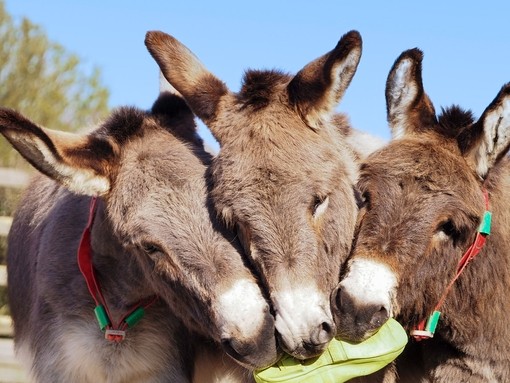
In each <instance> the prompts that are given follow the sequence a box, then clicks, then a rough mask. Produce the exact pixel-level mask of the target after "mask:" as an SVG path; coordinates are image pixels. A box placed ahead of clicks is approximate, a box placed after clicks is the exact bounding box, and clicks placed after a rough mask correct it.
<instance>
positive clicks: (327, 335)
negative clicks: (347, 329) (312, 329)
mask: <svg viewBox="0 0 510 383" xmlns="http://www.w3.org/2000/svg"><path fill="white" fill-rule="evenodd" d="M335 332H336V328H335V325H334V324H332V323H330V322H322V323H321V324H320V325H319V327H318V328H317V332H316V333H315V336H313V337H312V340H313V342H314V343H315V344H316V345H317V346H322V345H323V344H324V343H327V342H329V341H330V340H331V339H333V337H334V336H335Z"/></svg>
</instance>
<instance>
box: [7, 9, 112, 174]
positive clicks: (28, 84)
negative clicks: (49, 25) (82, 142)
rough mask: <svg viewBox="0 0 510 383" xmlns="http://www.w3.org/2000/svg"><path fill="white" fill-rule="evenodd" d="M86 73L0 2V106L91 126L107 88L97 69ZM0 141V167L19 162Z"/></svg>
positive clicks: (50, 121)
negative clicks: (16, 19) (11, 13)
mask: <svg viewBox="0 0 510 383" xmlns="http://www.w3.org/2000/svg"><path fill="white" fill-rule="evenodd" d="M89 72H91V73H86V71H85V69H84V68H83V65H81V63H80V60H79V58H78V57H77V56H76V55H75V54H72V53H69V52H67V51H66V50H65V49H64V47H62V46H61V45H60V44H58V43H55V42H52V41H49V39H48V37H47V36H46V34H45V32H44V30H43V29H42V28H41V27H39V26H38V25H35V24H33V23H32V22H30V20H28V19H26V18H23V19H22V20H20V21H19V22H15V21H14V20H13V19H12V17H11V16H10V15H9V14H8V13H7V11H6V9H5V4H4V2H3V1H0V105H1V106H5V107H9V108H13V109H16V110H18V111H19V112H21V113H22V114H24V115H25V116H27V117H29V118H30V119H32V120H33V121H34V122H36V123H37V124H39V125H42V126H46V127H49V128H52V129H58V130H72V129H78V128H81V127H86V126H90V125H92V124H93V123H95V122H97V121H98V120H99V119H101V118H103V117H104V116H105V115H106V113H107V112H108V97H109V92H108V90H107V89H106V88H105V87H104V86H102V84H101V81H100V71H99V70H98V69H97V68H94V69H92V70H90V71H89ZM20 164H21V160H20V158H19V156H17V155H16V154H14V151H13V150H12V149H11V148H10V146H9V145H8V143H7V142H6V140H4V139H1V140H0V166H9V167H12V166H20Z"/></svg>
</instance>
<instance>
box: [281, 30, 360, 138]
mask: <svg viewBox="0 0 510 383" xmlns="http://www.w3.org/2000/svg"><path fill="white" fill-rule="evenodd" d="M361 49H362V40H361V36H360V34H359V33H358V32H357V31H350V32H348V33H346V34H345V35H344V36H343V37H342V38H341V39H340V41H339V42H338V44H337V46H336V47H335V48H334V49H333V50H332V51H331V52H329V53H326V54H325V55H324V56H322V57H319V58H318V59H316V60H314V61H312V62H311V63H309V64H308V65H306V66H305V67H304V68H303V69H302V70H301V71H299V72H298V73H297V74H296V76H295V77H294V78H293V79H292V81H291V82H290V83H289V85H288V87H287V91H288V94H289V100H290V103H291V104H292V105H293V106H295V107H296V108H297V110H298V112H299V113H300V114H301V116H302V118H303V119H304V120H305V121H306V123H307V124H308V125H309V126H310V127H311V128H312V129H319V128H320V125H321V121H322V120H323V119H324V118H325V117H329V116H330V115H331V113H333V111H334V109H335V107H336V105H337V104H338V103H339V102H340V99H341V98H342V96H343V95H344V93H345V90H346V89H347V87H348V86H349V84H350V83H351V80H352V78H353V76H354V74H355V73H356V69H357V67H358V64H359V60H360V58H361Z"/></svg>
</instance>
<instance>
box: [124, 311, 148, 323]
mask: <svg viewBox="0 0 510 383" xmlns="http://www.w3.org/2000/svg"><path fill="white" fill-rule="evenodd" d="M144 315H145V310H144V308H143V307H138V308H137V309H136V310H135V311H133V312H132V313H131V314H129V315H128V316H127V317H126V319H124V322H126V323H127V324H128V326H129V327H133V326H134V325H135V324H137V323H138V322H139V321H140V319H142V318H143V316H144Z"/></svg>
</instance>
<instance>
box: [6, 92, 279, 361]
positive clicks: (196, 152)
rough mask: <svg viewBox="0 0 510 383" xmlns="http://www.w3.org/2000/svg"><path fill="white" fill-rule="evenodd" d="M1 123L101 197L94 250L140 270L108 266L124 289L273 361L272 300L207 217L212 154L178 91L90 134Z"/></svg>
mask: <svg viewBox="0 0 510 383" xmlns="http://www.w3.org/2000/svg"><path fill="white" fill-rule="evenodd" d="M0 132H1V133H2V134H3V135H4V136H5V137H6V138H7V139H8V140H9V141H10V142H11V143H12V145H13V146H14V147H15V148H16V149H17V150H18V151H19V152H20V153H21V154H22V155H23V156H24V157H25V158H26V159H27V160H28V161H29V162H30V163H31V164H32V165H34V166H35V167H36V168H37V169H38V170H40V171H41V172H42V173H44V174H46V175H47V176H49V177H51V178H53V179H54V180H56V181H58V182H59V183H61V184H62V185H64V186H65V187H67V188H68V189H69V190H71V191H72V192H74V193H77V194H83V195H91V196H100V197H101V201H102V202H101V204H100V209H101V210H100V211H98V218H97V219H96V220H95V222H96V223H95V225H96V226H95V229H94V228H93V229H92V230H93V231H92V239H93V251H94V255H95V256H96V255H101V254H108V256H111V257H114V258H117V259H119V262H117V263H115V264H119V265H124V267H135V268H136V269H137V270H139V271H137V272H136V271H134V272H133V271H132V272H131V274H130V275H133V273H134V274H135V275H141V276H140V279H141V282H140V283H136V281H122V278H123V275H125V274H123V270H121V269H119V270H112V271H111V273H113V274H115V277H116V278H117V279H118V283H120V284H122V283H123V284H124V285H126V286H132V285H135V284H136V286H137V288H136V289H132V290H135V291H131V292H130V294H132V295H133V294H135V295H136V294H139V295H140V296H142V297H143V296H148V295H153V294H157V295H159V296H161V297H162V298H163V299H164V300H165V301H166V302H167V303H168V304H169V306H170V308H171V310H172V311H173V312H175V315H177V316H179V317H180V318H181V319H182V320H183V322H184V323H185V325H186V326H188V327H190V328H191V329H192V330H195V331H198V332H200V333H202V334H204V335H206V336H207V337H210V338H213V339H214V340H216V341H217V342H219V343H222V344H223V346H224V348H225V351H227V353H228V354H229V355H231V356H232V357H233V358H235V359H236V360H238V361H239V362H241V363H242V364H244V365H248V366H251V367H262V366H267V365H269V364H271V363H273V362H274V361H275V360H276V358H277V350H276V339H275V336H274V331H275V330H274V318H273V316H272V315H271V313H270V308H269V305H268V303H267V302H266V300H265V299H264V297H263V295H262V292H261V290H260V288H259V286H258V283H257V281H256V280H255V278H254V277H253V275H252V273H251V272H250V271H249V269H248V268H247V267H246V266H245V264H244V262H243V259H242V257H241V256H240V253H239V251H240V249H239V248H238V247H237V245H236V244H235V243H236V242H235V241H234V238H233V236H230V235H229V234H228V233H227V232H225V230H223V229H222V228H221V227H220V226H219V225H218V224H217V222H215V221H214V220H211V217H210V206H209V202H208V197H207V183H206V169H207V166H206V165H207V164H208V162H209V161H210V157H209V156H208V155H207V154H206V153H205V152H204V150H203V147H202V144H201V140H200V139H198V138H197V136H196V132H195V125H194V121H193V115H192V113H191V111H190V110H189V108H188V107H187V106H186V104H185V103H184V101H183V100H182V99H181V98H180V97H177V96H174V95H170V94H166V95H163V96H161V97H160V99H159V100H158V101H157V102H156V103H155V105H154V107H153V110H152V112H149V113H146V112H142V111H139V110H136V109H133V108H123V109H119V110H117V111H115V112H114V113H113V114H112V116H111V117H110V118H109V119H108V120H106V121H105V122H104V123H103V124H102V126H101V127H100V128H98V129H97V130H95V131H93V132H91V133H90V134H87V135H82V134H71V133H63V132H58V131H53V130H50V129H45V128H42V127H39V126H37V125H35V124H34V123H32V122H30V121H29V120H28V119H26V118H25V117H23V116H21V115H20V114H18V113H16V112H14V111H11V110H8V109H0ZM100 215H101V216H100ZM110 242H114V245H112V244H111V243H110ZM112 249H115V250H116V251H117V252H116V253H115V252H112V253H110V251H111V250H112ZM119 267H121V266H119Z"/></svg>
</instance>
